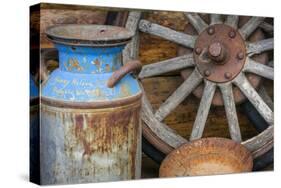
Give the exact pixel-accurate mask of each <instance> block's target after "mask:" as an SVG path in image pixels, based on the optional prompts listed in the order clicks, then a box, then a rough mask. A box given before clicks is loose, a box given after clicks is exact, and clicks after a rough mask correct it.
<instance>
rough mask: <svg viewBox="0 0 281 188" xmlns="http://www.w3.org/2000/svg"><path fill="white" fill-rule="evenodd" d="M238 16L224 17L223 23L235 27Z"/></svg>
mask: <svg viewBox="0 0 281 188" xmlns="http://www.w3.org/2000/svg"><path fill="white" fill-rule="evenodd" d="M238 21H239V16H236V15H229V16H227V17H226V20H225V22H224V23H225V24H226V25H229V26H231V27H233V28H234V29H236V28H237V27H238Z"/></svg>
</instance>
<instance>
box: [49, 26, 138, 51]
mask: <svg viewBox="0 0 281 188" xmlns="http://www.w3.org/2000/svg"><path fill="white" fill-rule="evenodd" d="M46 35H47V37H48V38H49V39H50V40H51V41H53V42H55V43H60V44H66V45H75V46H93V47H95V46H97V47H99V46H118V45H122V44H126V43H127V42H129V41H130V39H131V38H132V37H133V35H134V34H133V32H131V31H129V30H128V29H126V28H123V27H117V26H109V25H93V24H64V25H56V26H51V27H49V28H48V29H47V30H46Z"/></svg>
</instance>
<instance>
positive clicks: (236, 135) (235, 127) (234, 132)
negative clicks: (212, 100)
mask: <svg viewBox="0 0 281 188" xmlns="http://www.w3.org/2000/svg"><path fill="white" fill-rule="evenodd" d="M219 88H220V90H221V93H222V97H223V101H224V108H225V112H226V117H227V121H228V127H229V133H230V136H231V139H232V140H235V141H237V142H241V141H242V138H241V132H240V127H239V122H238V118H237V113H236V107H235V102H234V97H233V92H232V84H231V83H226V84H219Z"/></svg>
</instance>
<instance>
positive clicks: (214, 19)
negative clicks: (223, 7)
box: [210, 14, 223, 25]
mask: <svg viewBox="0 0 281 188" xmlns="http://www.w3.org/2000/svg"><path fill="white" fill-rule="evenodd" d="M222 22H223V21H222V15H220V14H211V23H210V25H214V24H221V23H222Z"/></svg>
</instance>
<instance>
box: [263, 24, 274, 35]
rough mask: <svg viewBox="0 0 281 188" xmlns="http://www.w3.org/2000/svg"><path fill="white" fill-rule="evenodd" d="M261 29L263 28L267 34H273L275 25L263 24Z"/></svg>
mask: <svg viewBox="0 0 281 188" xmlns="http://www.w3.org/2000/svg"><path fill="white" fill-rule="evenodd" d="M260 28H262V29H263V30H264V31H265V32H267V33H268V34H271V35H272V34H273V25H271V24H269V23H266V22H264V21H263V22H262V23H261V24H260Z"/></svg>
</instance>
